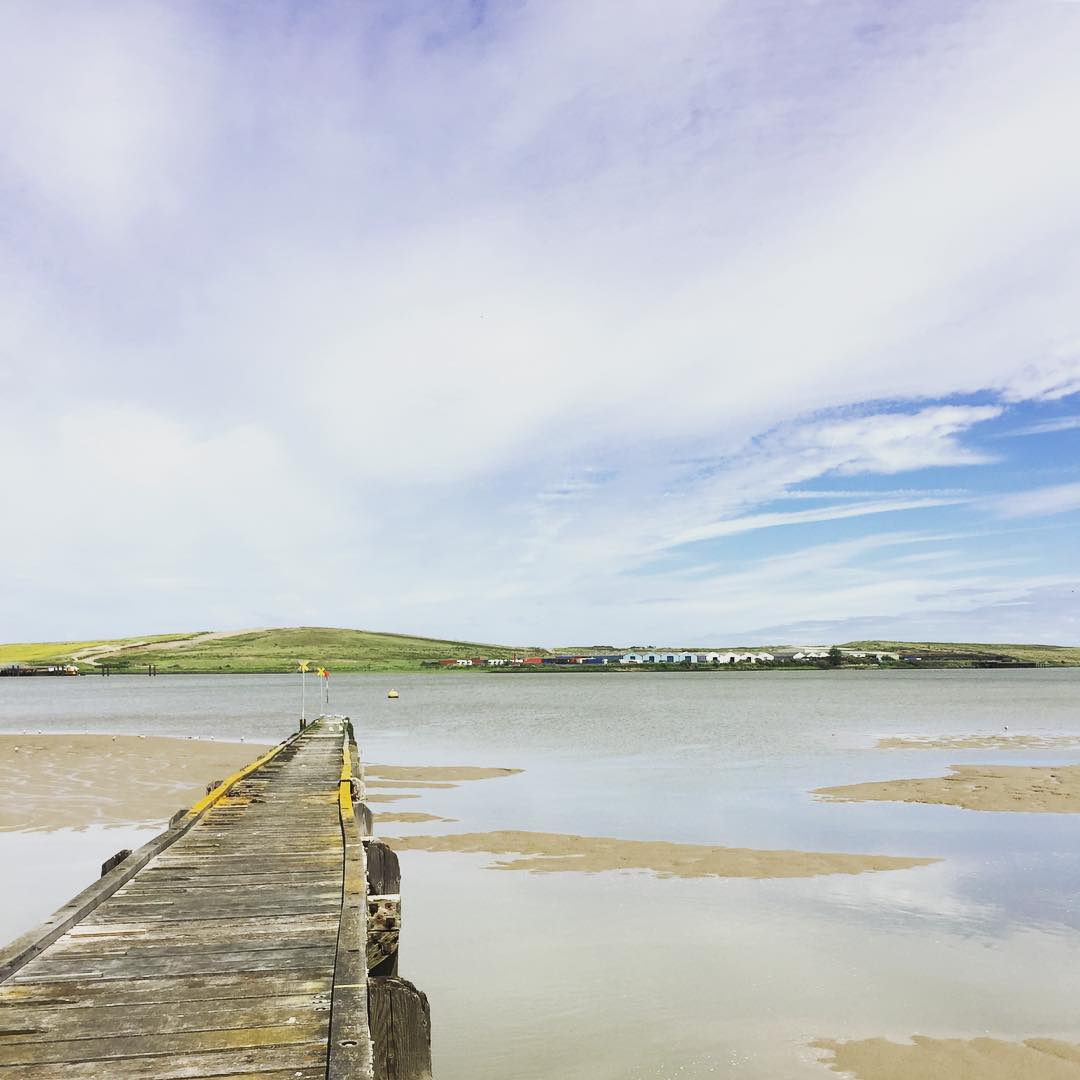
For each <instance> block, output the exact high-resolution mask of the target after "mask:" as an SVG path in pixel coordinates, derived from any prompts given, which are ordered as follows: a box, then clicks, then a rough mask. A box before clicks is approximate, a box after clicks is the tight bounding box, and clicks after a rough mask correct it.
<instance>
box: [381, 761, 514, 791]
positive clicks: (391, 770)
mask: <svg viewBox="0 0 1080 1080" xmlns="http://www.w3.org/2000/svg"><path fill="white" fill-rule="evenodd" d="M521 771H522V770H521V769H485V768H481V767H478V766H475V765H366V764H365V765H364V775H365V776H366V777H371V776H375V777H378V778H379V779H381V780H411V781H413V782H414V783H416V784H425V781H439V780H448V781H451V782H453V781H461V780H495V779H497V778H498V777H500V776H513V775H514V774H515V773H519V772H521ZM425 786H428V785H427V784H425Z"/></svg>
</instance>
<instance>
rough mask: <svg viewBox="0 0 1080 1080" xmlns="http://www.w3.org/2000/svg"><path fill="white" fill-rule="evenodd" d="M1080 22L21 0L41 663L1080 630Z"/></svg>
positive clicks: (1049, 637)
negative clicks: (235, 647) (178, 643)
mask: <svg viewBox="0 0 1080 1080" xmlns="http://www.w3.org/2000/svg"><path fill="white" fill-rule="evenodd" d="M1077 55H1080V3H1072V2H1067V0H1024V2H1013V0H1010V2H996V0H978V2H971V3H964V2H956V0H910V2H906V3H896V2H893V0H828V2H825V0H821V2H814V0H784V2H776V0H726V2H725V0H709V2H699V0H674V2H672V3H668V4H656V3H652V2H651V0H618V2H615V0H542V2H536V0H501V2H498V0H487V2H485V0H471V2H469V0H431V2H421V0H386V2H385V3H383V2H379V0H365V2H364V3H360V4H357V3H355V2H354V0H350V2H348V3H336V2H323V0H305V2H303V3H301V2H285V0H260V2H258V3H254V2H251V0H214V2H206V3H200V2H198V0H189V2H185V3H175V2H172V3H155V2H154V0H131V2H117V0H102V2H100V3H95V4H92V5H91V4H86V3H84V2H82V0H71V2H66V0H51V2H50V3H49V4H41V3H40V2H38V0H0V463H2V467H3V484H2V495H0V499H2V501H0V506H2V508H3V512H2V514H0V524H2V527H0V640H7V641H28V640H71V639H81V638H86V637H93V638H97V637H103V636H105V637H107V636H126V635H137V634H143V633H153V632H170V631H179V630H198V629H237V628H242V627H259V626H283V625H327V626H348V627H357V628H366V629H378V630H391V631H398V632H404V633H418V634H424V635H431V636H446V637H453V638H464V639H468V640H474V641H486V642H503V643H509V644H521V645H527V644H534V645H557V644H577V645H586V644H616V645H631V644H655V645H661V644H666V645H708V644H716V645H720V644H734V643H746V644H755V643H758V644H763V643H775V644H779V643H787V642H790V643H821V642H832V641H838V642H842V641H847V640H855V639H864V638H895V639H911V640H928V639H929V640H955V641H1013V642H1016V641H1030V642H1054V643H1059V644H1077V643H1080V607H1078V597H1080V593H1078V592H1077V589H1078V587H1080V543H1078V541H1077V530H1078V526H1080V198H1078V197H1077V192H1078V191H1080V139H1077V138H1076V124H1077V116H1078V114H1080V65H1077V64H1076V56H1077Z"/></svg>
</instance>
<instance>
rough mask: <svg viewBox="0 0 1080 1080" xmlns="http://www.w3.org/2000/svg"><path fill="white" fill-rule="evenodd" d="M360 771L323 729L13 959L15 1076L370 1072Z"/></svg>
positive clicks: (333, 726)
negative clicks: (356, 777)
mask: <svg viewBox="0 0 1080 1080" xmlns="http://www.w3.org/2000/svg"><path fill="white" fill-rule="evenodd" d="M355 767H356V764H355V752H354V751H353V752H352V753H350V743H349V738H348V734H347V732H346V725H345V724H344V723H343V722H342V721H341V720H338V719H335V718H327V719H322V720H320V721H317V722H316V723H314V724H312V725H310V726H309V727H308V728H307V729H306V730H304V731H303V732H300V733H299V734H298V735H295V736H293V738H292V739H289V740H287V741H286V742H285V743H282V744H281V745H280V746H279V747H276V748H275V749H274V750H272V751H271V752H270V753H269V754H267V755H264V757H263V758H260V759H259V761H258V762H255V763H253V765H252V766H249V767H248V769H246V770H241V772H240V773H238V774H236V776H234V777H230V778H229V780H227V781H225V782H224V784H223V785H222V786H221V787H218V788H216V789H215V790H214V791H212V792H211V793H210V794H208V795H207V797H206V799H204V800H202V801H201V802H200V803H198V804H196V806H194V807H192V809H191V810H189V811H187V812H186V814H183V815H178V816H177V818H174V823H173V825H172V827H171V828H170V829H169V830H168V831H167V832H165V833H163V834H162V835H161V836H160V837H158V838H156V839H155V840H154V841H151V843H150V844H148V845H147V846H146V847H144V848H141V849H140V850H139V851H137V852H135V853H134V854H132V855H130V856H128V857H127V858H126V859H124V860H123V861H122V862H121V863H120V864H119V865H118V866H117V867H115V868H114V869H112V870H110V871H109V872H108V873H106V874H105V875H104V876H103V877H102V879H101V882H100V883H96V884H95V885H93V886H91V887H90V888H89V889H87V890H86V891H85V892H83V893H81V894H80V895H79V896H78V897H76V898H75V900H73V901H72V902H71V903H70V904H69V905H67V907H65V908H63V909H61V910H60V911H59V912H58V913H57V914H56V915H55V916H53V919H52V920H50V922H49V923H47V924H45V927H44V928H40V929H39V930H38V931H36V932H34V933H33V934H30V935H27V937H26V938H24V939H20V942H16V943H15V945H14V946H12V947H10V948H8V949H7V950H5V951H4V952H3V953H2V954H0V979H3V981H2V982H0V1078H3V1080H6V1078H7V1077H16V1076H17V1077H19V1078H20V1080H42V1078H45V1077H49V1078H54V1077H55V1078H57V1080H81V1078H90V1077H94V1078H98V1077H116V1078H125V1077H155V1078H161V1080H165V1078H171V1077H211V1076H213V1077H218V1078H231V1080H244V1078H246V1080H279V1078H280V1080H285V1078H286V1077H288V1078H290V1080H316V1078H320V1080H325V1078H330V1080H337V1078H339V1077H350V1078H353V1077H355V1078H357V1080H364V1078H370V1077H372V1076H373V1066H372V1045H371V1038H370V1033H369V1028H368V1000H367V985H368V980H367V967H368V965H367V959H366V941H367V920H368V904H367V887H366V860H365V854H364V846H363V844H362V842H361V838H360V835H359V832H358V830H357V827H356V823H355V819H354V817H353V807H352V797H351V796H352V794H353V792H352V791H351V787H352V785H351V784H350V777H351V775H352V772H353V770H354V769H355ZM10 872H11V871H10V868H9V873H10ZM9 880H10V879H9ZM395 925H396V924H395ZM395 940H396V939H395ZM394 981H395V982H396V981H397V980H394Z"/></svg>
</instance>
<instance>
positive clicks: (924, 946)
mask: <svg viewBox="0 0 1080 1080" xmlns="http://www.w3.org/2000/svg"><path fill="white" fill-rule="evenodd" d="M312 685H313V682H312V684H311V685H309V691H310V690H311V686H312ZM390 685H395V686H396V687H397V688H398V689H399V690H400V691H401V698H400V699H399V700H398V701H387V699H386V697H385V693H386V689H387V688H388V687H389V686H390ZM298 697H299V695H298V692H297V686H296V681H295V678H294V677H287V676H236V677H228V676H217V677H197V676H173V677H167V676H162V677H159V678H157V679H147V678H145V677H142V678H140V677H135V676H129V677H124V678H120V677H113V678H110V679H103V678H97V677H87V678H83V679H70V680H29V679H25V680H3V681H2V682H0V730H8V731H24V730H30V731H37V730H43V731H48V730H53V731H92V732H112V733H120V732H144V733H148V734H149V733H154V734H171V735H181V736H186V735H198V736H200V737H210V736H214V737H217V738H222V739H225V738H228V739H235V738H239V737H244V738H246V739H262V740H265V741H277V740H278V739H280V738H282V737H284V736H285V735H286V734H288V732H289V731H290V730H292V727H293V725H294V721H295V717H296V715H297V712H298V704H299V702H298ZM311 697H312V698H313V697H314V694H313V693H312V695H311ZM330 708H331V711H333V712H343V713H347V714H348V715H350V716H351V717H352V718H353V719H354V721H355V722H356V724H357V730H358V737H359V739H360V742H361V747H362V750H363V752H364V756H365V757H366V758H367V759H368V760H370V761H381V762H390V763H395V764H397V763H404V764H410V763H411V764H463V765H496V766H511V767H515V768H522V769H524V770H525V772H524V773H523V774H521V775H519V776H515V777H511V778H508V779H502V780H493V781H484V782H478V783H472V784H465V785H462V786H461V787H458V788H455V789H452V790H440V789H430V790H428V791H425V792H424V795H423V797H422V798H419V799H410V800H408V801H407V802H403V803H400V804H397V805H398V806H400V808H401V809H406V810H424V811H428V812H430V813H434V814H441V815H445V816H446V817H451V818H456V819H458V823H456V824H448V825H437V824H436V825H434V826H423V827H417V826H414V827H409V826H398V825H394V826H389V825H388V826H387V827H386V828H385V831H386V832H387V833H391V834H393V833H395V832H401V833H404V832H406V831H410V828H411V829H412V831H436V830H439V829H442V830H447V831H455V830H466V831H470V832H472V831H483V830H487V829H527V830H536V831H544V832H570V833H579V834H586V835H608V836H620V837H626V838H628V839H650V838H655V839H667V840H678V841H691V842H714V843H722V844H729V845H732V846H738V847H763V848H795V849H807V850H816V851H847V852H867V853H882V854H894V855H929V856H939V857H941V858H942V859H943V861H942V862H940V863H938V864H936V865H934V866H929V867H921V868H917V869H911V870H902V871H892V872H888V873H878V874H862V875H858V876H823V877H816V878H806V879H785V880H773V881H749V880H736V879H720V878H710V879H702V880H678V879H676V880H659V879H657V878H655V877H652V876H651V875H649V874H646V873H638V872H633V873H630V872H622V873H602V874H569V873H568V874H537V875H530V874H524V873H517V872H503V871H493V870H489V869H486V866H487V864H488V863H489V862H490V861H491V860H490V859H489V858H488V857H485V856H470V855H458V854H432V853H426V852H410V853H405V854H404V855H403V856H402V870H403V877H404V883H403V892H404V901H405V930H404V933H403V939H404V940H403V947H402V954H401V971H402V974H403V975H405V976H406V977H408V978H411V979H413V980H414V981H415V982H416V983H417V984H418V985H419V986H420V987H421V988H423V989H424V990H425V991H426V992H427V993H428V995H429V997H430V999H431V1004H432V1014H433V1020H434V1029H435V1057H436V1067H437V1075H438V1076H439V1078H440V1080H465V1078H466V1077H468V1078H469V1080H477V1078H480V1080H496V1078H499V1080H513V1078H519V1077H520V1078H534V1077H535V1078H555V1077H559V1078H582V1080H584V1078H590V1080H608V1078H610V1080H616V1078H626V1077H628V1078H632V1080H644V1078H647V1077H648V1078H676V1077H678V1078H680V1080H695V1078H698V1077H706V1076H710V1077H711V1076H737V1077H747V1078H753V1080H777V1078H784V1077H793V1078H799V1077H808V1078H809V1077H815V1076H816V1077H818V1078H819V1080H822V1078H824V1077H828V1076H830V1075H835V1074H832V1073H829V1072H828V1071H827V1070H825V1069H824V1068H823V1067H822V1066H820V1065H819V1064H816V1063H815V1058H816V1055H815V1053H814V1052H813V1051H811V1050H809V1049H808V1048H807V1043H808V1042H809V1041H810V1040H812V1039H815V1038H821V1037H834V1038H835V1037H839V1038H848V1037H865V1036H872V1035H888V1036H892V1037H896V1038H906V1037H908V1036H910V1035H911V1034H913V1033H920V1034H927V1035H950V1036H967V1037H973V1036H977V1035H983V1034H993V1035H998V1036H1001V1037H1031V1036H1037V1035H1052V1036H1057V1037H1063V1038H1068V1039H1073V1040H1080V1017H1078V1016H1077V1013H1076V1009H1075V1002H1076V1001H1077V1000H1078V999H1080V908H1078V903H1077V900H1076V896H1077V893H1078V890H1080V850H1078V845H1077V843H1076V834H1077V821H1076V819H1075V818H1071V817H1070V816H1068V815H1053V814H986V813H982V814H980V813H974V812H971V811H963V810H959V809H956V808H950V807H930V806H913V805H902V804H888V803H877V804H874V803H868V804H862V805H860V804H826V803H818V802H815V801H814V800H813V799H812V798H811V797H810V796H809V795H808V790H809V789H811V788H815V787H821V786H825V785H832V784H841V783H849V782H855V781H859V780H869V779H886V778H889V777H903V776H931V775H938V774H940V773H943V772H944V771H945V770H946V768H947V766H948V765H950V764H962V763H977V762H997V763H1029V764H1036V763H1050V762H1061V761H1064V760H1069V761H1075V760H1080V750H1077V751H1076V752H1073V753H1071V754H1070V753H1064V754H1062V753H1058V754H1048V753H1046V752H1045V751H1043V752H1009V753H1003V752H1000V751H999V752H988V751H971V750H967V751H961V752H957V751H932V750H921V751H896V750H888V751H885V750H876V749H874V748H873V747H874V743H875V741H876V740H877V738H878V737H880V736H883V735H891V734H916V735H917V734H921V735H963V734H969V733H982V734H997V733H1000V732H1002V731H1003V729H1004V727H1005V726H1006V725H1008V728H1009V732H1010V734H1013V733H1031V732H1037V733H1044V734H1048V735H1060V734H1076V735H1080V671H1042V670H1025V671H1015V672H996V671H979V672H964V671H941V672H895V673H890V672H843V673H826V672H822V673H817V672H806V673H798V674H789V673H765V672H760V673H759V672H750V673H745V674H734V673H720V674H714V675H708V674H702V675H695V674H647V673H643V674H638V673H634V674H630V675H591V674H576V675H575V674H570V675H470V674H457V675H452V674H447V675H432V676H422V675H417V676H401V675H394V676H392V677H391V676H359V675H358V676H341V677H335V679H334V682H333V689H332V697H331V702H330ZM12 845H20V846H19V848H18V850H17V851H16V850H15V848H14V847H13V846H12ZM121 846H132V845H125V842H124V841H123V839H122V838H120V839H119V841H118V834H116V833H113V834H109V833H105V834H101V833H82V834H56V835H54V836H53V837H43V836H40V835H39V836H32V835H30V836H27V835H23V836H19V837H11V836H10V835H9V836H7V837H0V853H3V854H7V855H8V856H9V859H10V857H11V856H14V857H15V858H17V859H18V862H19V865H20V866H21V867H22V869H23V873H22V874H21V875H20V878H21V880H17V879H15V878H14V877H13V876H9V877H8V878H7V884H6V885H3V886H0V889H2V890H3V892H2V893H0V895H2V896H3V917H2V918H0V931H2V932H3V934H4V936H11V935H12V934H14V933H16V932H17V931H18V930H20V929H22V928H24V926H25V925H26V924H27V923H28V922H32V921H34V920H36V919H37V918H40V917H44V916H45V915H46V914H48V912H49V911H50V910H51V909H52V908H53V907H54V906H55V905H56V903H57V902H59V900H62V899H65V898H66V897H67V896H68V895H69V894H71V893H73V892H75V891H77V890H78V889H79V888H81V887H83V886H84V885H85V884H87V883H88V880H89V876H88V874H87V867H91V868H93V867H94V866H96V863H98V862H100V861H101V859H102V858H104V857H105V856H107V855H109V854H111V853H112V852H113V851H114V850H115V849H116V848H117V847H121ZM61 847H66V849H67V850H69V851H72V852H75V853H76V855H75V858H76V859H77V860H78V861H76V862H71V863H69V864H66V863H65V861H64V859H62V858H61ZM7 865H12V863H11V862H10V861H9V862H8V863H7ZM28 878H29V879H31V881H32V883H33V884H34V886H35V887H34V888H27V887H26V884H27V879H28ZM28 896H29V897H32V898H33V899H32V900H28V899H27V897H28ZM38 901H40V902H38ZM35 906H36V907H37V908H38V910H33V911H32V910H31V909H33V908H35Z"/></svg>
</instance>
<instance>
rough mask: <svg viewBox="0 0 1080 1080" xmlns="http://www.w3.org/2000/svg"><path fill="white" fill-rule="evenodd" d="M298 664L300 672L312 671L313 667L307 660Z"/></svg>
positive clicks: (298, 661)
mask: <svg viewBox="0 0 1080 1080" xmlns="http://www.w3.org/2000/svg"><path fill="white" fill-rule="evenodd" d="M296 662H297V664H299V665H300V666H299V667H298V668H297V670H298V671H310V670H311V666H310V665H309V663H308V662H307V660H297V661H296Z"/></svg>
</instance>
